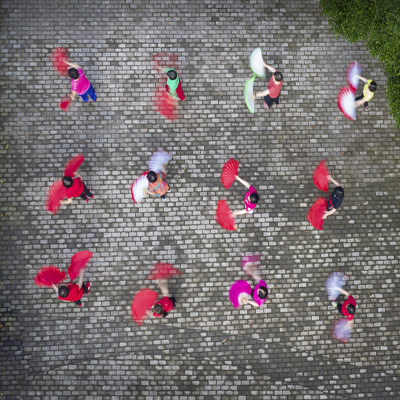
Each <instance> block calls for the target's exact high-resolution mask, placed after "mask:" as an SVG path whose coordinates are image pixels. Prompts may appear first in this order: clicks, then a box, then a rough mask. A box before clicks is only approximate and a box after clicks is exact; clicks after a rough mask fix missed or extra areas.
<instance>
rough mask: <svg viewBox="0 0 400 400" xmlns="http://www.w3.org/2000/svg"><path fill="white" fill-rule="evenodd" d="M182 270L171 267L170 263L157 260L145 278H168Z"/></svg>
mask: <svg viewBox="0 0 400 400" xmlns="http://www.w3.org/2000/svg"><path fill="white" fill-rule="evenodd" d="M181 273H182V272H181V271H179V269H176V268H174V267H173V265H172V264H168V263H161V262H158V263H157V264H156V265H155V266H154V267H153V269H152V270H151V271H150V274H149V276H148V277H147V279H168V278H172V277H173V276H175V275H180V274H181Z"/></svg>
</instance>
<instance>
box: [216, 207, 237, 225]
mask: <svg viewBox="0 0 400 400" xmlns="http://www.w3.org/2000/svg"><path fill="white" fill-rule="evenodd" d="M215 220H216V221H217V222H218V224H219V225H221V227H222V228H224V229H226V230H228V231H236V230H237V225H236V224H235V218H233V214H232V211H231V210H230V209H229V206H228V204H227V202H226V200H220V201H219V202H218V205H217V212H216V214H215Z"/></svg>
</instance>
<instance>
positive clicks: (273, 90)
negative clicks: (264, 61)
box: [267, 76, 283, 99]
mask: <svg viewBox="0 0 400 400" xmlns="http://www.w3.org/2000/svg"><path fill="white" fill-rule="evenodd" d="M282 83H283V79H282V80H281V81H280V82H279V83H278V84H276V83H275V82H274V77H273V76H271V79H270V80H269V82H268V87H267V89H268V90H269V97H271V99H275V98H276V97H278V96H279V93H280V92H281V88H282Z"/></svg>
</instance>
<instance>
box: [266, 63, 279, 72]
mask: <svg viewBox="0 0 400 400" xmlns="http://www.w3.org/2000/svg"><path fill="white" fill-rule="evenodd" d="M264 67H265V68H268V69H269V70H270V71H271V72H272V73H274V72H276V69H275V68H274V67H271V66H270V65H268V64H266V63H264Z"/></svg>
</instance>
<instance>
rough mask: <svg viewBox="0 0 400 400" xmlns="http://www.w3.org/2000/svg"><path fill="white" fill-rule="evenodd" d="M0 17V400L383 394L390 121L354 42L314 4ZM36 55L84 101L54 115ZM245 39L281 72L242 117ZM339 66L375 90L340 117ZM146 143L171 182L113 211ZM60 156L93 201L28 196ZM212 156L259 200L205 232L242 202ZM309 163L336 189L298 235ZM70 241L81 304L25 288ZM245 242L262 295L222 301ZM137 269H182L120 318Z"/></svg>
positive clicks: (375, 74) (395, 373)
mask: <svg viewBox="0 0 400 400" xmlns="http://www.w3.org/2000/svg"><path fill="white" fill-rule="evenodd" d="M1 23H2V25H1V27H2V30H1V35H2V36H1V38H2V48H1V61H2V63H3V68H2V69H1V72H0V74H1V85H2V91H1V121H2V127H1V128H2V129H1V143H0V153H1V161H2V162H1V170H0V179H1V181H2V183H1V184H0V191H1V200H0V201H1V209H0V215H1V219H0V224H1V231H0V240H1V247H2V248H1V282H0V283H1V286H0V293H1V303H2V308H1V322H2V323H3V324H4V325H3V327H2V328H1V329H0V335H1V362H0V372H1V375H0V377H1V394H2V397H1V398H4V399H52V400H62V399H67V398H68V399H78V398H79V399H81V398H84V399H89V400H97V399H154V400H155V399H240V400H245V399H246V400H248V399H260V398H262V399H329V400H331V399H352V398H370V399H395V398H397V399H398V398H399V397H398V396H399V393H400V384H399V373H400V369H399V315H400V313H399V302H400V298H399V280H400V272H399V256H398V254H399V245H400V239H399V200H400V194H399V190H398V188H399V172H398V171H399V162H400V156H399V131H398V130H396V129H395V126H394V122H393V119H392V118H391V117H390V115H389V109H388V105H387V100H386V98H385V82H386V78H385V76H384V69H383V66H382V64H380V63H378V62H377V61H374V60H371V58H370V56H369V54H368V53H367V51H366V50H365V46H364V45H363V44H359V43H358V44H349V43H346V42H345V41H344V40H342V39H335V38H334V36H333V35H332V34H331V33H330V30H329V27H328V23H327V21H326V20H325V19H324V18H323V17H322V16H321V14H320V10H319V8H318V3H317V1H316V0H311V1H309V0H307V1H306V0H280V1H276V0H272V1H268V2H261V1H255V0H253V1H244V0H243V1H239V0H231V1H228V2H222V1H207V0H204V1H203V0H197V1H196V0H193V1H191V0H181V1H171V2H161V1H159V0H149V1H148V2H141V1H133V0H131V1H128V0H125V1H123V0H98V1H89V0H80V1H76V0H72V1H70V2H61V1H60V0H37V1H31V2H29V1H19V0H3V1H2V3H1ZM56 46H65V47H68V48H69V49H70V56H71V60H72V61H74V62H77V63H79V64H80V65H82V66H83V68H84V70H85V71H86V73H87V76H88V77H89V79H90V80H91V81H92V83H93V85H94V87H95V89H96V91H97V93H98V95H99V99H98V103H97V104H94V103H91V102H89V103H87V104H83V103H82V101H81V100H79V101H76V102H75V103H74V104H73V105H72V107H71V109H70V111H69V112H68V113H63V112H62V111H61V110H59V109H58V107H57V102H58V101H59V99H60V97H61V96H63V95H64V94H66V93H67V92H68V90H69V83H68V80H67V79H66V78H63V79H62V78H60V77H59V76H58V75H57V74H56V73H55V72H54V71H53V70H52V68H51V65H50V62H49V54H50V52H51V50H52V49H53V48H54V47H56ZM257 46H260V47H261V48H262V49H263V50H264V55H265V59H266V61H267V62H268V63H269V64H271V65H273V66H275V67H277V68H279V69H280V70H281V71H282V72H283V74H284V78H285V82H284V85H283V90H282V94H281V105H280V106H279V108H277V109H272V110H270V111H268V112H266V111H265V110H264V109H263V107H262V101H258V102H257V103H256V113H255V114H254V115H251V114H249V113H248V110H247V108H246V106H245V104H244V101H243V96H242V88H243V84H244V82H245V81H246V79H248V78H249V77H250V75H251V71H250V68H249V64H248V56H249V54H250V52H251V50H252V49H253V48H255V47H257ZM158 52H168V53H174V54H178V55H179V61H180V67H181V75H180V77H181V80H182V84H183V89H184V91H185V94H186V96H187V99H186V102H184V103H181V104H180V105H179V109H180V118H179V119H178V120H176V121H174V122H169V121H167V120H165V119H164V118H163V117H162V116H161V115H159V114H157V113H156V112H155V111H154V110H153V107H152V96H153V92H154V88H155V86H156V83H157V76H156V73H155V71H154V70H153V69H152V62H151V60H152V55H153V54H154V53H158ZM355 59H357V60H358V61H359V62H361V63H362V65H363V75H365V76H367V77H372V78H375V79H376V80H377V82H378V91H377V93H376V95H375V98H374V99H373V101H372V102H371V105H370V110H369V111H364V110H362V111H360V112H359V113H358V119H357V121H355V122H350V121H348V120H346V119H345V118H344V117H343V116H342V114H341V113H340V111H339V109H338V107H337V105H336V94H337V92H338V90H339V88H340V87H341V86H344V85H345V84H346V83H345V70H346V67H347V65H348V63H349V62H351V61H353V60H355ZM4 66H5V68H4ZM264 87H265V83H264V82H262V81H261V80H258V81H256V88H257V90H261V89H263V88H264ZM158 148H164V149H166V150H168V151H170V152H171V153H172V154H173V160H172V162H171V163H170V168H169V177H170V183H171V187H172V192H171V193H169V194H168V201H162V200H157V199H153V200H152V199H147V200H146V201H145V202H143V203H141V204H140V205H134V204H133V202H132V199H131V196H130V184H131V182H132V180H133V179H134V178H136V177H137V176H138V175H139V174H140V173H141V172H142V171H143V170H144V169H145V166H146V160H147V159H148V158H149V156H150V155H151V153H152V152H154V151H155V150H157V149H158ZM79 152H82V153H83V154H84V155H85V161H84V163H83V165H82V167H81V169H80V173H81V174H82V175H83V177H84V178H85V180H86V181H87V183H88V184H89V186H90V187H91V188H92V189H93V192H94V195H95V197H94V199H93V200H92V201H91V202H90V203H89V204H86V203H84V202H83V201H74V203H73V204H72V205H70V206H68V207H65V206H64V207H62V208H61V210H60V211H59V213H58V214H57V215H56V216H52V215H51V214H49V213H47V212H46V211H45V209H44V207H43V203H44V200H45V196H46V191H47V188H48V186H49V185H50V182H52V181H54V180H55V179H56V178H58V177H60V174H61V173H62V170H63V166H64V164H65V162H66V160H67V159H68V158H69V157H70V156H72V155H74V154H77V153H79ZM229 157H235V158H236V159H238V160H239V161H240V175H241V176H242V177H243V178H244V179H247V180H249V181H250V182H251V183H253V184H254V186H255V187H256V188H257V189H258V190H259V193H260V198H261V200H260V204H259V206H258V207H257V209H256V210H255V213H254V214H253V215H251V216H244V217H241V218H240V219H239V230H238V231H236V232H234V233H230V232H227V231H224V230H222V229H220V228H219V226H218V225H216V223H215V222H214V212H215V208H216V204H217V201H218V200H219V199H222V198H228V199H229V204H230V205H231V207H232V208H236V209H237V208H238V207H239V206H241V204H242V196H243V194H244V191H243V190H242V188H241V187H239V185H238V184H234V185H233V186H232V187H231V188H230V189H229V190H225V189H224V188H223V187H222V186H221V184H220V181H219V174H220V171H221V167H222V164H223V163H224V162H225V161H226V160H227V159H228V158H229ZM323 158H327V159H328V167H329V169H330V172H331V173H332V175H333V176H334V177H335V178H337V179H338V180H339V182H340V183H341V184H342V185H343V186H344V187H345V190H346V198H345V200H344V203H343V206H342V207H341V209H340V210H339V212H338V213H336V214H335V215H334V216H332V217H330V218H329V219H328V220H327V221H326V223H325V229H324V230H323V231H317V230H315V229H313V228H312V227H311V226H310V225H309V224H308V222H307V220H306V214H307V210H308V208H309V207H310V205H311V204H312V203H313V201H314V200H315V199H316V198H317V197H318V196H320V195H321V192H318V190H317V189H316V188H315V187H314V186H313V183H312V179H311V174H312V170H313V168H314V167H315V166H316V165H317V163H318V162H319V161H320V160H321V159H323ZM83 249H86V250H90V251H92V252H93V253H94V254H95V257H94V259H93V260H92V261H91V263H90V266H89V269H88V273H89V278H90V281H91V282H92V285H93V286H92V289H91V292H90V294H89V295H88V296H87V297H86V298H84V306H83V307H82V308H81V309H79V308H77V307H74V305H73V304H69V303H61V302H59V301H58V300H57V298H56V296H55V293H54V292H53V291H52V290H50V289H40V288H38V287H36V286H35V285H34V283H33V278H34V276H35V274H36V272H37V270H38V269H39V268H40V267H42V266H44V265H49V264H54V265H58V266H60V267H62V268H63V269H64V270H65V268H66V267H67V265H68V262H69V259H70V257H71V256H72V254H74V253H75V252H76V251H79V250H83ZM252 252H260V253H261V255H262V266H263V271H264V276H265V279H266V281H267V282H268V284H269V285H270V286H272V285H275V289H273V290H272V291H271V293H270V296H269V300H268V301H267V303H266V304H265V305H264V306H263V307H262V308H260V309H255V308H249V307H244V308H243V309H241V310H235V309H233V307H232V305H231V303H230V301H229V298H228V289H229V286H230V285H231V283H232V282H233V281H234V280H236V279H245V275H244V274H243V272H242V270H241V268H240V260H241V257H242V256H243V255H244V254H245V253H252ZM158 260H162V261H166V262H171V263H173V264H174V265H175V266H177V267H178V268H181V269H182V270H183V271H184V274H183V275H181V276H180V277H179V278H178V279H174V280H172V281H171V292H172V293H173V294H174V295H175V296H176V298H177V301H178V305H177V309H176V310H174V311H173V312H172V313H171V314H170V315H169V316H168V318H165V319H150V320H147V321H146V322H145V324H144V325H143V326H142V327H137V326H136V325H135V324H134V323H133V322H132V320H131V317H130V303H131V301H132V297H133V294H134V293H135V292H136V291H137V290H139V289H140V288H142V287H150V288H151V289H156V286H155V284H154V282H150V281H147V280H146V276H147V273H148V271H149V270H150V268H151V267H152V265H153V264H154V263H155V262H156V261H158ZM335 270H340V271H343V272H345V273H347V274H349V275H350V280H349V281H348V284H347V285H346V288H347V289H348V290H349V291H350V292H351V293H352V294H353V295H354V297H355V298H356V300H357V304H358V308H357V313H356V318H355V330H354V333H353V336H352V340H351V342H350V343H348V344H342V343H341V342H339V341H336V340H333V339H331V338H330V335H329V332H330V327H331V325H332V323H333V321H335V320H336V318H337V316H338V315H337V311H336V310H335V309H334V308H333V307H332V305H331V304H330V302H329V301H328V297H327V295H326V292H325V289H324V283H325V280H326V278H327V277H328V275H329V274H330V273H331V272H332V271H335ZM396 393H397V395H396Z"/></svg>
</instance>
